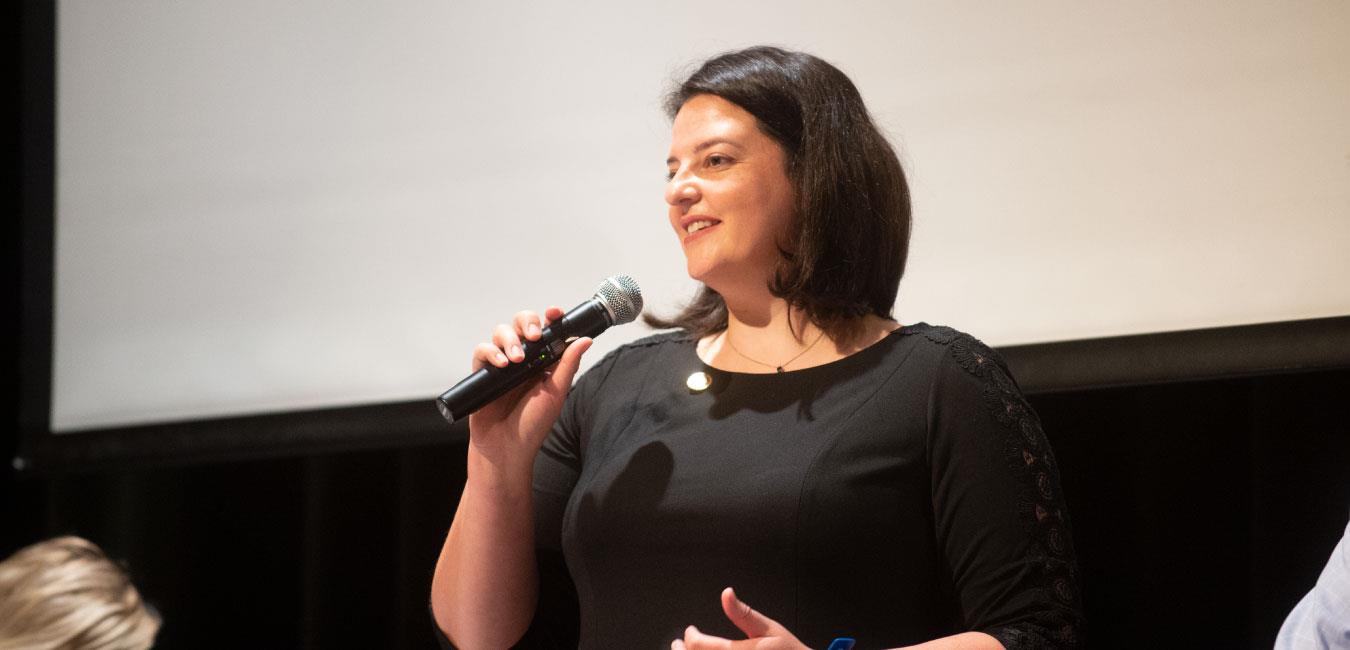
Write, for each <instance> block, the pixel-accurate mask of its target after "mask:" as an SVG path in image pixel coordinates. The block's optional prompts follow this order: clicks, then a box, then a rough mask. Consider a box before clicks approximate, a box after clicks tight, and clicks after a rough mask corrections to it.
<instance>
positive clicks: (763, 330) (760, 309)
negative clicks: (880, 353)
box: [698, 296, 897, 373]
mask: <svg viewBox="0 0 1350 650" xmlns="http://www.w3.org/2000/svg"><path fill="white" fill-rule="evenodd" d="M723 298H724V299H726V298H727V297H726V296H723ZM726 305H727V328H726V329H725V330H723V331H722V332H719V333H715V334H713V335H711V336H708V337H705V338H704V339H703V340H701V341H700V342H699V346H698V347H699V356H700V357H702V358H703V360H704V361H705V362H706V363H708V365H711V366H713V367H715V368H720V369H723V370H728V371H733V372H749V373H771V372H777V371H779V369H780V368H781V369H782V370H784V371H786V370H800V369H802V368H810V367H812V366H818V365H821V364H825V363H830V362H832V361H837V360H839V359H842V358H843V357H846V356H849V355H850V354H853V353H855V352H857V351H859V350H861V349H863V348H865V347H867V346H869V345H871V344H873V343H876V342H877V341H879V340H881V339H883V338H885V336H886V335H887V334H889V333H890V332H891V331H892V330H894V329H895V328H896V327H897V324H896V323H895V322H894V321H891V320H889V319H884V318H880V317H877V316H866V317H864V318H861V319H859V321H858V322H857V323H856V327H853V328H849V329H850V330H853V332H851V333H850V334H849V335H846V336H831V335H829V334H828V333H826V332H825V331H824V330H822V329H821V328H820V327H818V326H817V325H816V324H815V323H812V322H811V319H810V318H808V317H807V316H806V313H805V312H803V311H802V310H800V309H792V308H790V307H789V306H788V303H787V301H786V300H784V299H782V298H776V297H772V296H769V297H767V298H765V297H760V299H758V300H754V301H745V300H727V301H726Z"/></svg>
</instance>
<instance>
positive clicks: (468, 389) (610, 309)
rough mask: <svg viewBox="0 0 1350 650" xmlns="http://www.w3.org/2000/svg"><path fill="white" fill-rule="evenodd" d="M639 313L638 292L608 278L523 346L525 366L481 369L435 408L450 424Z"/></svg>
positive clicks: (620, 278) (625, 280) (622, 279)
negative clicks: (583, 339) (580, 343)
mask: <svg viewBox="0 0 1350 650" xmlns="http://www.w3.org/2000/svg"><path fill="white" fill-rule="evenodd" d="M640 313H642V290H641V289H639V288H638V285H637V282H634V281H633V278H630V277H628V276H626V275H616V276H613V277H609V278H606V279H605V281H604V282H602V283H600V288H599V289H596V290H595V295H594V296H592V297H591V299H590V300H587V301H586V302H583V303H581V304H580V305H577V306H576V307H574V308H573V309H572V311H569V312H567V313H566V314H563V317H562V318H560V319H558V320H556V321H554V322H552V323H549V325H548V327H545V328H544V331H543V332H542V333H541V334H540V336H539V340H537V341H521V343H522V345H523V347H524V351H525V360H524V361H521V362H519V363H514V362H513V363H511V364H510V365H508V366H506V367H505V368H498V367H496V366H491V365H489V366H484V367H482V368H479V369H478V371H477V372H475V373H473V374H472V375H469V376H468V377H465V378H464V379H463V380H462V381H460V382H459V383H458V384H455V385H454V386H452V387H451V388H450V390H447V391H445V392H444V393H441V396H440V397H438V398H436V407H437V408H439V409H440V410H441V415H443V416H445V419H446V421H447V422H450V423H454V422H456V421H458V420H461V419H463V418H465V417H468V415H469V414H470V413H473V412H474V411H477V410H478V409H480V408H482V407H483V405H485V404H487V403H488V402H491V401H492V400H494V399H497V398H498V397H501V396H502V395H505V394H506V393H507V391H510V390H511V389H512V388H515V387H516V386H519V385H521V384H522V383H524V382H525V380H527V379H529V378H531V377H534V376H536V375H538V374H539V373H542V372H543V371H544V370H545V369H547V368H548V367H549V366H551V365H553V364H555V363H557V362H558V359H561V358H562V353H563V350H566V349H567V345H568V344H569V343H571V342H572V341H573V340H575V339H578V338H581V337H583V336H589V337H592V338H594V337H595V336H596V335H598V334H600V333H601V332H603V331H605V330H607V329H609V328H610V327H611V326H614V325H622V324H624V323H631V322H633V320H635V319H636V318H637V316H638V314H640Z"/></svg>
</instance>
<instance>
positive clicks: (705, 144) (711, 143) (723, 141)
mask: <svg viewBox="0 0 1350 650" xmlns="http://www.w3.org/2000/svg"><path fill="white" fill-rule="evenodd" d="M719 144H729V145H731V146H733V147H739V146H740V145H739V144H737V143H736V142H735V141H734V140H727V139H725V138H713V139H712V140H704V141H703V142H700V143H698V144H697V145H695V146H694V153H698V152H700V151H703V150H704V149H707V148H708V147H712V146H714V145H719ZM677 162H679V161H678V160H676V159H675V156H671V157H669V158H666V164H667V165H670V164H673V163H677Z"/></svg>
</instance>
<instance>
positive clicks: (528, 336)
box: [469, 306, 591, 468]
mask: <svg viewBox="0 0 1350 650" xmlns="http://www.w3.org/2000/svg"><path fill="white" fill-rule="evenodd" d="M562 315H563V311H562V309H559V308H558V307H556V306H554V307H549V308H548V309H546V310H544V318H543V320H542V321H541V320H540V318H539V315H538V314H536V313H535V312H532V311H521V312H517V313H516V315H515V317H514V318H512V319H511V323H510V324H509V325H508V324H501V325H498V326H497V328H496V329H495V330H494V331H493V333H492V341H491V342H490V343H489V342H483V343H479V344H478V345H477V346H476V347H475V348H474V351H473V370H474V371H475V372H477V371H478V369H479V368H483V367H485V366H489V365H491V366H496V367H498V368H505V367H506V366H508V365H510V364H511V363H521V362H523V361H524V360H525V353H524V350H523V347H524V343H525V342H526V341H537V340H539V337H540V334H541V333H542V331H543V328H544V327H547V326H548V324H549V323H552V322H553V321H555V320H557V319H559V318H561V317H562ZM590 347H591V339H589V338H581V339H577V340H576V341H573V342H572V343H571V344H570V345H568V346H567V349H566V350H564V351H563V354H562V358H561V359H559V360H558V363H557V364H555V365H553V366H552V367H551V368H549V369H547V370H546V371H545V372H544V374H543V375H542V376H540V377H535V378H532V379H530V380H528V381H526V382H525V383H524V384H521V385H520V386H517V387H515V388H514V389H512V390H511V391H510V392H508V393H506V394H505V395H502V396H501V397H499V398H497V399H495V400H493V401H492V402H490V403H488V404H487V405H485V406H484V407H483V408H480V409H478V410H477V411H475V412H474V413H472V414H471V415H469V446H470V448H471V450H473V451H476V452H477V453H478V454H480V455H482V456H484V457H485V458H487V459H490V460H492V461H495V462H508V463H511V464H513V465H518V464H520V463H524V465H525V467H527V468H528V467H530V466H532V465H533V462H534V455H535V453H537V452H538V451H539V446H540V445H542V444H543V442H544V438H545V437H546V436H547V435H548V432H549V429H551V428H552V427H553V422H554V421H555V420H557V419H558V414H559V413H560V412H561V411H562V406H563V401H564V400H565V399H566V398H567V391H568V390H570V389H571V387H572V378H573V377H575V376H576V374H577V367H578V366H579V365H580V364H581V355H582V354H583V353H585V352H586V350H587V349H589V348H590Z"/></svg>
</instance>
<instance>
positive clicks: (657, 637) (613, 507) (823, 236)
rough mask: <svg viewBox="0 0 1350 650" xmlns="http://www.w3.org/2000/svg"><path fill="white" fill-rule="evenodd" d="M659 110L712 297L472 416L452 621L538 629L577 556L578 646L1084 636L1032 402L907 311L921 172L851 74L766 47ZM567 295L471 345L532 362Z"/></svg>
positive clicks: (676, 209)
mask: <svg viewBox="0 0 1350 650" xmlns="http://www.w3.org/2000/svg"><path fill="white" fill-rule="evenodd" d="M667 109H668V111H669V112H670V114H671V116H672V118H673V120H674V121H673V127H672V133H671V144H670V153H669V157H668V158H667V160H666V166H667V171H668V178H669V182H668V183H667V185H666V192H665V199H666V203H667V206H668V216H669V221H670V226H671V228H672V229H673V230H674V232H675V235H676V238H677V239H678V241H679V245H680V246H681V247H682V249H683V251H684V254H685V259H686V261H687V267H688V273H689V275H690V277H692V278H694V279H695V280H697V281H698V282H700V283H701V284H702V288H701V289H700V293H699V294H698V295H697V296H696V297H695V299H694V300H693V301H692V302H691V303H690V304H689V305H688V307H686V308H685V309H684V310H683V311H682V312H681V313H679V314H677V315H675V316H674V317H672V318H670V319H668V320H666V319H658V318H651V317H648V318H647V322H648V323H649V324H652V325H654V326H657V327H659V328H672V329H673V331H670V332H667V333H661V334H657V335H654V336H651V337H648V338H645V339H642V340H639V341H636V342H634V343H631V344H628V345H625V346H623V347H621V348H619V349H617V350H615V351H614V352H612V353H610V354H609V355H608V356H606V357H605V358H604V359H602V360H601V361H599V362H598V363H596V364H595V365H594V367H592V368H591V369H590V370H589V371H587V372H586V373H585V375H584V376H582V377H581V378H580V379H579V380H578V381H577V383H576V385H575V387H573V386H572V379H573V376H574V375H575V373H576V371H577V367H578V363H579V361H580V358H581V355H582V354H583V353H585V351H586V350H587V348H589V347H590V341H589V340H588V339H581V340H578V341H576V342H575V343H573V344H572V345H571V346H570V347H569V348H568V349H567V351H566V352H565V353H564V355H563V357H562V359H561V361H560V362H559V363H558V365H557V366H556V367H555V368H554V370H553V372H552V373H551V374H550V375H548V376H546V377H544V378H542V379H539V380H537V381H533V382H531V383H529V384H527V385H525V386H521V387H520V388H518V389H516V390H514V391H513V392H511V393H509V394H507V395H506V396H504V397H502V398H500V399H498V400H496V401H495V402H493V403H491V404H489V405H488V406H486V407H484V408H483V409H481V410H479V411H478V412H476V413H474V414H473V415H472V416H470V419H469V431H470V441H469V451H468V481H467V483H466V484H465V486H464V492H463V496H462V498H461V500H460V503H459V508H458V510H457V511H456V513H455V518H454V523H453V525H452V526H451V528H450V532H449V534H448V535H447V537H446V540H445V545H444V547H443V549H442V551H441V555H440V558H439V561H438V563H437V566H436V573H435V578H434V580H433V584H432V594H431V603H432V612H433V615H434V617H435V620H436V623H437V626H438V627H439V628H440V630H441V631H443V632H444V634H445V635H446V637H447V638H448V640H449V641H451V642H453V643H454V644H455V645H457V646H458V647H460V648H463V649H465V650H470V649H476V648H505V647H508V646H511V645H512V644H515V643H517V642H519V641H520V640H521V638H522V636H523V635H524V634H525V633H526V630H527V628H529V627H530V623H531V621H532V620H534V619H535V615H536V609H537V603H538V602H540V601H539V593H540V588H541V587H540V585H541V580H540V569H539V565H538V562H537V559H538V558H539V557H541V556H543V555H547V554H556V553H558V552H559V551H560V552H561V554H562V556H563V557H565V558H566V574H567V575H570V577H571V580H572V582H573V583H574V584H575V593H576V599H577V602H578V604H579V611H580V621H579V624H578V625H579V639H570V640H567V641H564V642H563V643H564V644H571V643H576V644H578V645H579V646H580V647H582V648H604V649H610V648H642V649H645V648H676V649H680V650H683V649H685V648H687V649H688V650H701V649H705V648H757V649H770V648H775V649H776V648H782V649H789V648H793V649H796V648H824V647H825V646H827V645H831V640H832V639H836V638H840V637H852V638H855V639H856V640H857V642H858V644H859V646H858V647H860V648H891V647H903V646H915V645H918V646H919V647H923V648H933V649H937V648H1000V647H1003V648H1010V649H1011V648H1048V647H1075V646H1077V645H1078V644H1079V638H1080V629H1081V624H1082V621H1081V613H1080V605H1079V599H1078V587H1077V575H1076V568H1075V563H1074V556H1073V546H1072V543H1071V541H1070V537H1069V528H1068V515H1067V513H1066V512H1065V508H1064V501H1063V498H1062V496H1061V494H1060V491H1059V479H1058V470H1057V467H1056V465H1055V460H1054V456H1053V455H1052V453H1051V451H1050V447H1049V445H1048V444H1047V442H1046V439H1045V436H1044V435H1043V434H1042V432H1041V426H1040V422H1039V420H1038V419H1037V417H1036V415H1035V413H1033V412H1032V410H1031V409H1030V408H1029V407H1028V405H1027V403H1026V401H1025V400H1024V399H1023V398H1022V395H1021V393H1020V391H1019V389H1018V388H1017V385H1016V384H1015V383H1014V381H1013V380H1012V378H1011V377H1010V375H1009V374H1008V371H1007V369H1006V368H1005V367H1004V364H1003V362H1002V361H1001V360H1000V359H999V357H998V355H997V354H995V353H994V352H993V351H991V350H990V349H989V348H987V347H985V346H984V345H983V344H981V343H980V342H979V341H977V340H976V339H974V338H972V337H970V336H968V335H966V334H963V333H961V332H958V331H956V330H953V329H950V328H947V327H937V326H932V325H927V324H924V323H914V324H908V325H901V324H900V323H898V322H896V321H895V320H894V319H893V318H892V316H891V310H892V307H893V305H894V302H895V297H896V293H897V290H898V288H899V284H900V278H901V276H902V275H903V273H904V268H905V259H906V255H907V252H908V241H909V231H910V205H909V192H908V189H907V186H906V183H905V177H904V173H903V171H902V169H901V167H900V164H899V161H898V160H897V158H896V155H895V152H894V151H893V150H892V148H891V146H890V145H889V144H888V143H887V141H886V139H885V138H884V137H883V136H882V135H881V134H880V133H879V132H878V130H877V128H876V126H875V125H874V124H873V123H872V120H871V118H870V116H869V115H868V113H867V110H866V107H865V106H864V105H863V102H862V98H861V96H860V95H859V93H858V91H857V89H856V88H855V87H854V85H853V83H852V82H851V81H849V79H848V78H847V77H846V76H845V75H844V74H843V73H842V72H840V71H839V70H838V69H836V68H835V67H833V66H831V65H830V64H828V63H826V62H825V61H822V60H820V59H818V58H816V57H814V56H811V55H809V54H803V53H799V52H790V51H785V50H781V49H776V48H769V47H756V48H751V49H747V50H742V51H737V52H730V53H727V54H723V55H721V56H718V57H716V58H713V59H711V60H709V61H707V62H706V63H704V64H703V66H702V67H701V68H699V69H698V71H697V72H695V73H694V74H693V75H692V76H691V77H689V79H687V80H686V81H685V82H684V83H683V84H681V85H680V86H679V87H678V88H676V89H675V90H674V91H673V92H672V93H671V95H670V96H669V98H668V101H667ZM561 315H562V312H561V310H559V309H557V308H556V307H550V308H549V309H547V310H545V311H544V312H543V314H542V315H540V314H536V313H534V312H529V311H522V312H520V313H518V314H516V316H515V318H514V319H513V320H512V322H511V324H510V325H503V326H499V327H498V328H497V330H496V331H495V332H494V333H493V335H492V341H491V342H490V343H482V344H480V345H479V346H478V347H477V348H476V349H475V350H474V355H473V364H474V368H475V369H478V368H481V367H484V366H486V365H494V366H498V367H503V366H506V365H507V364H509V363H518V362H521V361H523V360H524V357H523V354H522V351H521V343H522V341H529V340H535V339H537V338H538V337H539V334H540V329H541V327H542V326H544V325H546V324H547V323H548V322H550V321H551V320H553V319H557V318H559V317H560V316H561ZM569 389H570V390H569ZM541 614H548V612H541ZM841 644H842V642H841Z"/></svg>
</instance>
